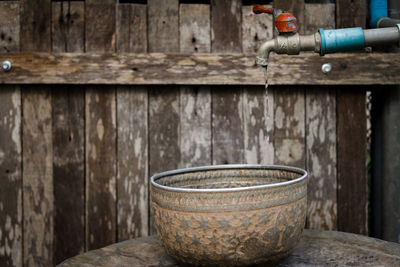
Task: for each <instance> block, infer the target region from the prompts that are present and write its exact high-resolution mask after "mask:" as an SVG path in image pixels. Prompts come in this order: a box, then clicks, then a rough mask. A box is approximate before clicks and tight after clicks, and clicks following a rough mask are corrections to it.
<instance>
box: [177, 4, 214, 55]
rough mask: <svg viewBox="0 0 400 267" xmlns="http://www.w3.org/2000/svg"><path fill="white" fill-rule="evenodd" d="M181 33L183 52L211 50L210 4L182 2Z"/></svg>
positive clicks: (181, 48)
mask: <svg viewBox="0 0 400 267" xmlns="http://www.w3.org/2000/svg"><path fill="white" fill-rule="evenodd" d="M179 34H180V38H179V41H180V51H181V52H185V53H207V52H210V51H211V35H210V34H211V32H210V5H206V4H180V5H179Z"/></svg>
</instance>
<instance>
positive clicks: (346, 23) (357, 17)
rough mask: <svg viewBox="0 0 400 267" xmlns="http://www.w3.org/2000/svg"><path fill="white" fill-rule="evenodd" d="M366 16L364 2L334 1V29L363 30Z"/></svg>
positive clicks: (364, 0)
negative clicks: (356, 28)
mask: <svg viewBox="0 0 400 267" xmlns="http://www.w3.org/2000/svg"><path fill="white" fill-rule="evenodd" d="M366 16H367V3H366V0H336V28H338V29H340V28H349V27H363V28H365V25H366Z"/></svg>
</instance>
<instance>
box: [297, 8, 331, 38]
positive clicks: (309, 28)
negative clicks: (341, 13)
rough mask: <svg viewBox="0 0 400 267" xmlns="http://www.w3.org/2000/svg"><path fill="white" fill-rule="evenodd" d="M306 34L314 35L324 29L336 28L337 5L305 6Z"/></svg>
mask: <svg viewBox="0 0 400 267" xmlns="http://www.w3.org/2000/svg"><path fill="white" fill-rule="evenodd" d="M303 25H304V34H313V33H316V32H317V31H318V29H319V28H322V29H334V28H335V4H305V6H304V23H303Z"/></svg>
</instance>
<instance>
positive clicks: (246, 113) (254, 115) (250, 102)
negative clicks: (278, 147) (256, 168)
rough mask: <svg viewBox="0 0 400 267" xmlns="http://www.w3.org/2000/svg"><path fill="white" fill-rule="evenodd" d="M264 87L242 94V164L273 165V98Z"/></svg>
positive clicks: (271, 93) (247, 87) (269, 91)
mask: <svg viewBox="0 0 400 267" xmlns="http://www.w3.org/2000/svg"><path fill="white" fill-rule="evenodd" d="M273 94H274V93H273V91H272V90H271V89H270V88H269V89H265V87H264V86H253V87H249V86H246V88H245V89H244V92H243V132H244V162H245V163H247V164H274V141H273V139H274V110H273V106H274V102H273V101H274V97H273Z"/></svg>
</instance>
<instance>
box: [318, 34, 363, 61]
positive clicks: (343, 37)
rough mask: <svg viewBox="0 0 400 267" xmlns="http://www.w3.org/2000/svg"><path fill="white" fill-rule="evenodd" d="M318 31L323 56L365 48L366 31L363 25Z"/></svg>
mask: <svg viewBox="0 0 400 267" xmlns="http://www.w3.org/2000/svg"><path fill="white" fill-rule="evenodd" d="M318 31H319V34H320V35H321V51H320V55H321V56H323V55H325V54H330V53H336V52H344V51H352V50H362V49H363V48H364V31H363V29H362V28H361V27H357V28H347V29H336V30H323V29H319V30H318Z"/></svg>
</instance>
